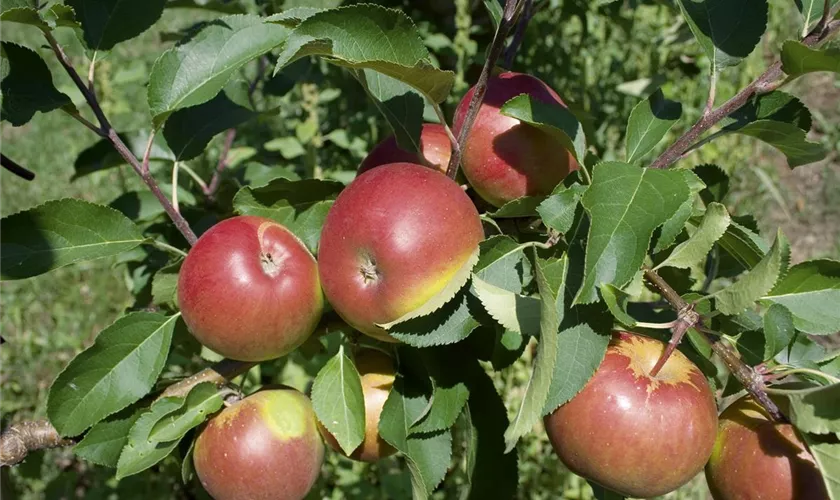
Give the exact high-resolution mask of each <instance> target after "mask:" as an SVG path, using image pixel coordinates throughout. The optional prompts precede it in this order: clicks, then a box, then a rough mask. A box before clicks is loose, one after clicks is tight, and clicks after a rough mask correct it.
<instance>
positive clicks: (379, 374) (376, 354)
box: [318, 349, 397, 463]
mask: <svg viewBox="0 0 840 500" xmlns="http://www.w3.org/2000/svg"><path fill="white" fill-rule="evenodd" d="M355 361H356V370H358V371H359V376H360V377H361V379H362V394H363V395H364V397H365V440H364V441H362V444H360V445H359V446H358V448H356V449H355V450H353V453H351V454H350V455H349V457H348V458H352V459H353V460H358V461H361V462H368V463H373V462H376V461H378V460H379V459H381V458H385V457H389V456H391V455H393V454H394V453H396V452H397V450H396V449H395V448H394V447H393V446H391V445H390V444H388V443H387V442H386V441H385V440H384V439H382V437H380V436H379V417H380V416H381V415H382V407H383V406H385V400H387V399H388V394H390V392H391V387H393V385H394V377H395V376H396V371H395V370H394V362H393V361H391V357H390V356H388V355H387V354H385V353H384V352H382V351H379V350H376V349H362V350H360V351H359V352H357V353H356V358H355ZM318 430H319V431H320V432H321V436H322V437H323V438H324V442H325V443H327V445H328V446H329V447H330V448H332V449H333V450H334V451H336V452H338V453H340V454H342V455H344V456H347V455H346V454H345V453H344V451H343V450H342V449H341V446H339V444H338V441H337V440H336V439H335V437H333V435H332V434H330V431H328V430H327V428H326V427H324V426H323V425H322V424H321V422H318Z"/></svg>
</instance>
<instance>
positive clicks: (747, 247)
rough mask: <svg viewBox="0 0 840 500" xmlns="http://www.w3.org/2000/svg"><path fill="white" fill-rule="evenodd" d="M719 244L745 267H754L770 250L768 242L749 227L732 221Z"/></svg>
mask: <svg viewBox="0 0 840 500" xmlns="http://www.w3.org/2000/svg"><path fill="white" fill-rule="evenodd" d="M718 244H719V245H720V247H721V248H723V249H724V250H725V251H726V252H727V253H728V254H729V255H731V256H732V257H733V258H734V259H735V260H736V261H737V262H738V263H739V264H741V265H742V266H743V267H744V268H745V269H752V268H753V267H755V266H756V265H758V263H759V262H761V259H763V258H764V255H765V254H766V253H767V251H768V250H769V248H768V245H767V242H766V241H764V239H763V238H762V237H761V236H759V235H758V234H756V233H754V232H753V231H752V230H750V229H749V228H747V227H744V226H742V225H741V224H738V223H737V222H735V221H732V222H731V223H730V224H729V227H727V228H726V232H725V233H723V236H721V238H720V240H719V241H718Z"/></svg>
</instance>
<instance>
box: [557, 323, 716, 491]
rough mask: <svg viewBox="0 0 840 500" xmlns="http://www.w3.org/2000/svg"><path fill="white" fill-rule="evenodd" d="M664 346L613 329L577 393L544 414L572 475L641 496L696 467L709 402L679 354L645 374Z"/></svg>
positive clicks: (709, 439)
mask: <svg viewBox="0 0 840 500" xmlns="http://www.w3.org/2000/svg"><path fill="white" fill-rule="evenodd" d="M664 348H665V344H663V343H662V342H659V341H658V340H653V339H650V338H646V337H642V336H639V335H634V334H631V333H627V332H617V333H616V334H615V335H614V336H613V339H612V341H611V342H610V346H609V347H608V349H607V354H606V356H605V358H604V360H603V361H602V362H601V365H600V366H599V367H598V370H597V371H596V372H595V375H594V376H593V377H592V379H590V380H589V382H588V383H587V384H586V386H585V387H584V388H583V390H582V391H581V392H580V393H579V394H578V395H577V396H575V397H574V398H572V399H571V401H569V402H568V403H566V404H564V405H562V406H560V407H559V408H558V409H557V410H555V411H554V412H553V413H551V414H550V415H548V416H546V417H545V429H546V432H547V433H548V437H549V439H550V440H551V444H552V446H553V447H554V451H555V452H556V453H557V455H558V456H559V457H560V460H561V461H562V462H563V463H564V464H566V466H567V467H568V468H569V469H570V470H571V471H572V472H574V473H576V474H579V475H581V476H583V477H585V478H588V479H590V480H592V481H595V482H597V483H599V484H600V485H602V486H604V487H605V488H608V489H611V490H613V491H616V492H618V493H622V494H624V495H627V496H632V497H642V498H648V497H653V496H658V495H663V494H665V493H668V492H669V491H673V490H675V489H677V488H679V487H680V486H682V485H683V484H685V483H686V482H688V481H689V480H691V478H693V477H694V476H695V475H697V473H699V472H700V471H701V470H703V466H704V465H705V464H706V461H707V460H708V459H709V455H710V454H711V452H712V446H713V445H714V443H715V432H716V429H717V408H716V407H715V399H714V396H713V395H712V391H711V390H710V389H709V385H708V383H707V382H706V379H705V378H704V377H703V374H702V373H701V372H700V369H699V368H697V366H696V365H694V364H693V363H692V362H691V361H689V360H688V358H686V357H685V355H683V354H682V353H681V352H679V351H675V352H674V354H673V355H671V357H670V358H668V361H667V362H666V363H665V366H663V367H662V370H661V371H660V372H659V373H658V374H657V375H656V376H655V377H651V376H650V375H649V373H650V370H651V369H652V368H653V366H654V365H655V364H656V361H657V360H658V359H659V355H660V354H661V353H662V351H663V350H664Z"/></svg>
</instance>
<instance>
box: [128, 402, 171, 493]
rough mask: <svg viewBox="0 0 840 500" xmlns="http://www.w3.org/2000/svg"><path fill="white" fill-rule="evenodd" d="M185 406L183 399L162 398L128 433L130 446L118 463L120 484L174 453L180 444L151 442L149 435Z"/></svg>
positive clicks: (141, 416) (153, 404)
mask: <svg viewBox="0 0 840 500" xmlns="http://www.w3.org/2000/svg"><path fill="white" fill-rule="evenodd" d="M183 405H184V398H176V397H169V398H162V399H159V400H157V401H155V402H154V403H152V406H151V408H149V411H147V412H146V413H143V414H142V415H140V418H138V419H137V421H136V422H135V423H134V425H133V426H132V427H131V430H130V431H129V433H128V444H126V446H125V448H123V451H122V453H121V454H120V460H119V462H117V480H120V479H122V478H124V477H127V476H131V475H134V474H137V473H138V472H143V471H144V470H146V469H148V468H149V467H151V466H153V465H155V464H156V463H158V462H160V461H161V460H163V459H164V458H166V457H167V455H169V454H170V453H172V450H174V449H175V447H176V446H178V441H177V440H175V441H169V442H166V443H160V442H156V441H152V440H151V439H149V433H150V432H151V430H152V427H154V425H155V424H156V423H157V422H159V421H160V420H161V419H163V418H164V417H166V416H167V415H169V414H170V413H172V412H175V411H177V410H179V409H180V408H181V407H182V406H183Z"/></svg>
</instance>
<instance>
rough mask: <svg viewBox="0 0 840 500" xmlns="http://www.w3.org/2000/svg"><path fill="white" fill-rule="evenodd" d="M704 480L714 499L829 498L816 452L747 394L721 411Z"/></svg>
mask: <svg viewBox="0 0 840 500" xmlns="http://www.w3.org/2000/svg"><path fill="white" fill-rule="evenodd" d="M706 480H707V482H708V483H709V489H710V490H711V491H712V496H713V497H714V498H715V499H716V500H735V499H745V500H751V499H756V500H757V499H761V500H796V499H800V498H801V499H808V500H828V492H826V489H825V483H824V482H823V480H822V477H821V476H820V472H819V469H817V465H816V463H815V462H814V457H813V456H812V455H811V453H810V452H809V451H808V448H807V447H806V446H805V443H803V442H802V439H800V438H799V436H798V435H797V434H796V430H794V428H793V426H792V425H790V424H782V423H777V422H773V421H772V420H771V419H770V416H769V415H768V414H767V412H766V411H765V410H764V408H762V407H761V406H760V405H759V404H758V403H756V402H755V401H754V400H753V399H752V398H750V397H747V396H745V397H743V398H741V399H739V400H738V401H736V402H734V403H732V404H731V405H729V407H727V408H726V410H724V412H723V413H722V414H721V415H720V429H719V430H718V435H717V441H716V442H715V447H714V450H713V451H712V457H711V458H710V459H709V463H708V464H707V465H706Z"/></svg>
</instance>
